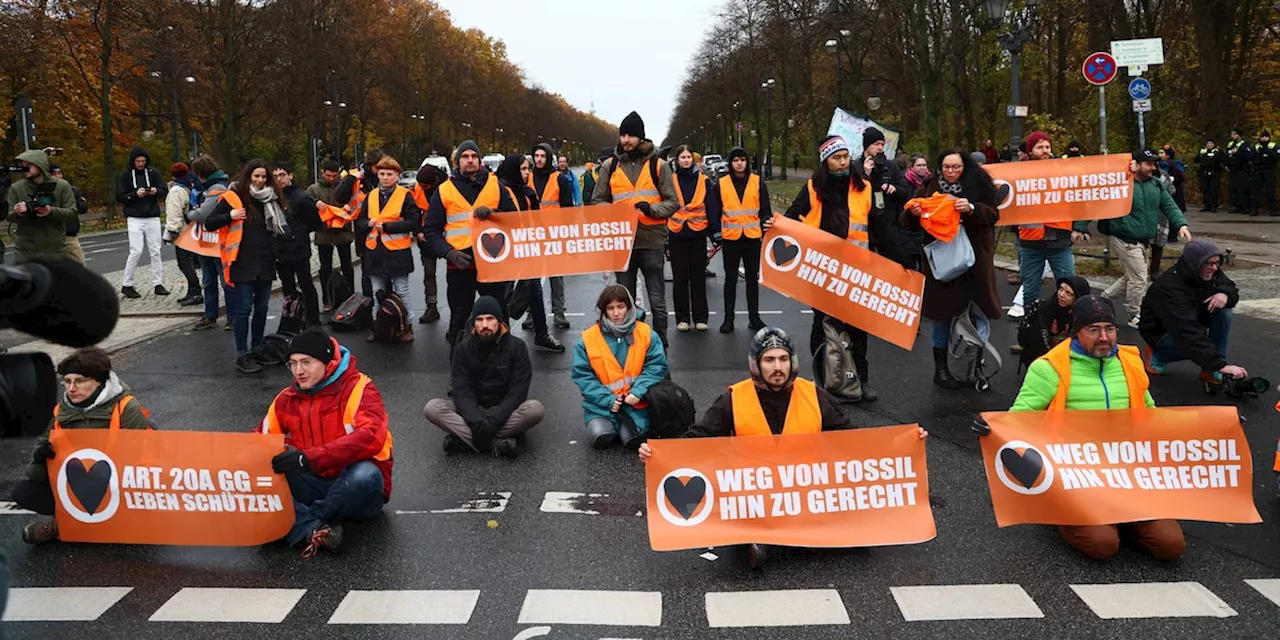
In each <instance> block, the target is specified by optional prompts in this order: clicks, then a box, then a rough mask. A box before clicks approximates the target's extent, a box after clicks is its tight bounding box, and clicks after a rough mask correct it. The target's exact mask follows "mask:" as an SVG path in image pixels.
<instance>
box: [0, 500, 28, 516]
mask: <svg viewBox="0 0 1280 640" xmlns="http://www.w3.org/2000/svg"><path fill="white" fill-rule="evenodd" d="M35 513H36V512H34V511H28V510H27V509H23V508H22V507H19V506H18V503H16V502H14V501H12V500H0V516H30V515H35Z"/></svg>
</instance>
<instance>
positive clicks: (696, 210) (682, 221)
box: [667, 176, 707, 233]
mask: <svg viewBox="0 0 1280 640" xmlns="http://www.w3.org/2000/svg"><path fill="white" fill-rule="evenodd" d="M671 182H672V183H673V184H674V185H675V187H676V201H677V202H684V193H683V192H682V191H680V181H679V180H672V181H671ZM706 199H707V179H706V178H703V177H702V176H698V186H697V187H695V188H694V190H693V199H692V200H690V201H689V202H688V203H685V204H682V205H680V210H679V211H676V212H675V213H674V214H672V215H671V217H670V218H667V229H669V230H670V231H671V233H679V232H680V230H681V229H683V228H684V225H686V224H688V225H689V229H691V230H693V231H702V230H703V229H706V228H707V204H706V202H705V200H706Z"/></svg>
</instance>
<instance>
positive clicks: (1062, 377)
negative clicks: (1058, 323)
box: [1040, 340, 1151, 411]
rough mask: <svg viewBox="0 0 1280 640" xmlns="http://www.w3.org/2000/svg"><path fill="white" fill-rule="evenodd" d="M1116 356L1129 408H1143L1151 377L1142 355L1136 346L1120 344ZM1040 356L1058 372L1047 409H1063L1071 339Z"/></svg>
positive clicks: (1067, 386) (1069, 370) (1069, 362)
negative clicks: (1127, 393)
mask: <svg viewBox="0 0 1280 640" xmlns="http://www.w3.org/2000/svg"><path fill="white" fill-rule="evenodd" d="M1118 356H1119V358H1120V367H1121V368H1122V369H1123V370H1124V382H1125V386H1126V387H1128V388H1129V408H1130V409H1138V410H1145V409H1146V408H1147V401H1146V397H1147V387H1148V386H1149V385H1150V384H1151V379H1150V378H1148V377H1147V370H1146V368H1144V367H1143V365H1142V356H1140V355H1138V348H1137V347H1133V346H1129V345H1120V351H1119V354H1118ZM1040 357H1041V358H1043V359H1045V360H1048V361H1049V364H1051V365H1053V370H1054V371H1056V372H1057V373H1058V394H1057V395H1055V396H1054V397H1053V401H1052V402H1050V403H1049V408H1048V410H1049V411H1060V410H1064V409H1066V408H1067V390H1068V389H1069V388H1070V386H1071V341H1070V340H1066V341H1064V342H1060V343H1058V346H1056V347H1054V348H1052V349H1050V350H1049V353H1046V354H1044V355H1042V356H1040Z"/></svg>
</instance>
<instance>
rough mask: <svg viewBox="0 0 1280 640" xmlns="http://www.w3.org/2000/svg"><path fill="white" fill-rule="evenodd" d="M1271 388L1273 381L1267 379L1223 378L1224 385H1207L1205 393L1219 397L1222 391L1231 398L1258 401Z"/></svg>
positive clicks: (1255, 377) (1256, 377)
mask: <svg viewBox="0 0 1280 640" xmlns="http://www.w3.org/2000/svg"><path fill="white" fill-rule="evenodd" d="M1270 388H1271V381H1270V380H1267V379H1266V378H1262V377H1258V376H1254V377H1252V378H1232V377H1231V376H1223V378H1222V384H1208V383H1206V384H1205V391H1207V392H1208V393H1209V395H1211V396H1214V395H1218V391H1219V390H1221V391H1222V392H1223V393H1225V394H1227V397H1229V398H1235V399H1237V400H1238V399H1240V398H1249V399H1250V400H1253V399H1256V398H1257V397H1258V396H1260V395H1262V394H1263V393H1266V391H1267V389H1270Z"/></svg>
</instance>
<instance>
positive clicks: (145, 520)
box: [48, 429, 294, 546]
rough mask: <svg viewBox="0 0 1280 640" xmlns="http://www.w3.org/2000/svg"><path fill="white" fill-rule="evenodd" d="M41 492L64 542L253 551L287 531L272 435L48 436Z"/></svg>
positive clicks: (87, 432) (101, 432)
mask: <svg viewBox="0 0 1280 640" xmlns="http://www.w3.org/2000/svg"><path fill="white" fill-rule="evenodd" d="M50 441H51V442H52V444H53V448H54V451H55V452H56V453H57V455H56V456H55V457H54V459H53V460H51V461H49V465H48V466H49V482H50V484H51V485H52V486H53V492H54V498H55V502H57V509H56V514H55V515H56V518H57V521H58V535H59V538H60V539H61V540H63V541H66V542H111V543H123V544H173V545H208V546H252V545H260V544H266V543H268V542H271V541H273V540H278V539H280V538H282V537H284V535H285V534H286V533H288V531H289V528H290V527H292V526H293V514H294V511H293V501H292V499H291V497H290V493H289V484H288V483H287V482H286V481H285V479H284V476H281V475H278V474H276V473H275V472H273V471H272V470H271V458H272V456H274V455H276V454H277V453H280V452H281V451H283V450H284V438H283V436H281V435H279V434H273V435H263V434H256V433H208V432H201V431H150V430H148V431H132V430H118V429H117V430H106V429H74V430H72V429H56V430H54V431H53V433H52V434H50Z"/></svg>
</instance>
